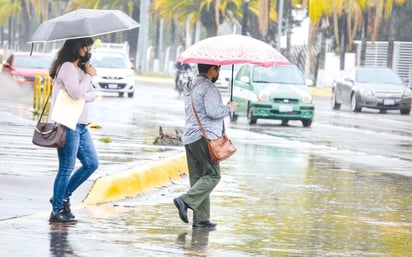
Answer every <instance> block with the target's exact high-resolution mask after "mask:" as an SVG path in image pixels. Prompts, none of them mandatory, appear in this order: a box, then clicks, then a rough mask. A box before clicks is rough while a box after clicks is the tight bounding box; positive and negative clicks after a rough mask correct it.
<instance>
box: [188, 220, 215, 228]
mask: <svg viewBox="0 0 412 257" xmlns="http://www.w3.org/2000/svg"><path fill="white" fill-rule="evenodd" d="M216 225H217V224H216V223H213V222H210V221H198V222H194V223H193V225H192V227H193V228H209V229H213V228H215V227H216Z"/></svg>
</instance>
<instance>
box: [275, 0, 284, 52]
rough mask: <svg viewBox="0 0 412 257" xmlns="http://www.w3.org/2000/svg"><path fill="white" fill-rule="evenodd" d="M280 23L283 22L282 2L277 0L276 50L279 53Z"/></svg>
mask: <svg viewBox="0 0 412 257" xmlns="http://www.w3.org/2000/svg"><path fill="white" fill-rule="evenodd" d="M282 21H283V0H279V9H278V35H277V40H276V48H277V49H278V51H280V48H281V45H280V38H281V36H282Z"/></svg>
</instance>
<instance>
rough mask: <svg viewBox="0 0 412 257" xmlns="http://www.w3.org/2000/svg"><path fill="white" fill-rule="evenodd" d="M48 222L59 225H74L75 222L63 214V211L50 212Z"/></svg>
mask: <svg viewBox="0 0 412 257" xmlns="http://www.w3.org/2000/svg"><path fill="white" fill-rule="evenodd" d="M49 222H59V223H75V222H77V220H75V219H74V218H70V217H69V216H67V215H65V214H64V211H63V210H60V211H58V212H51V214H50V218H49Z"/></svg>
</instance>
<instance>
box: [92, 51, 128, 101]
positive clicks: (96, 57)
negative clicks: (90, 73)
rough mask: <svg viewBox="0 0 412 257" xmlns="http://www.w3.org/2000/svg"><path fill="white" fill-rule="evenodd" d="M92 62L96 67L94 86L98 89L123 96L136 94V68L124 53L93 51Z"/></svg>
mask: <svg viewBox="0 0 412 257" xmlns="http://www.w3.org/2000/svg"><path fill="white" fill-rule="evenodd" d="M90 62H91V63H92V64H93V65H94V66H95V67H96V72H97V74H96V76H94V77H93V81H92V83H93V87H94V88H95V89H96V91H101V92H110V93H118V94H119V96H120V97H123V96H124V94H125V93H126V94H127V96H128V97H133V96H134V91H135V85H136V82H135V69H134V66H133V65H132V64H131V62H130V61H129V60H128V59H127V57H126V56H125V55H124V54H121V53H116V52H103V51H99V52H93V54H92V58H91V60H90Z"/></svg>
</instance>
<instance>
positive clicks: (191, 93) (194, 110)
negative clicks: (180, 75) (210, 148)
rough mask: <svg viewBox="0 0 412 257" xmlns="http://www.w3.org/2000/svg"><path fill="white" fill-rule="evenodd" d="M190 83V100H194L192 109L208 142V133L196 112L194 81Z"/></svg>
mask: <svg viewBox="0 0 412 257" xmlns="http://www.w3.org/2000/svg"><path fill="white" fill-rule="evenodd" d="M189 83H190V84H189V88H190V98H191V100H192V108H193V112H194V114H195V117H196V120H197V124H199V127H200V131H201V132H202V135H203V137H204V138H205V139H206V140H209V138H208V137H207V134H206V131H205V129H204V128H203V126H202V122H200V119H199V115H198V114H197V111H196V107H195V102H194V101H193V88H192V81H190V82H189Z"/></svg>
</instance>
